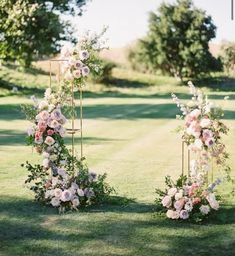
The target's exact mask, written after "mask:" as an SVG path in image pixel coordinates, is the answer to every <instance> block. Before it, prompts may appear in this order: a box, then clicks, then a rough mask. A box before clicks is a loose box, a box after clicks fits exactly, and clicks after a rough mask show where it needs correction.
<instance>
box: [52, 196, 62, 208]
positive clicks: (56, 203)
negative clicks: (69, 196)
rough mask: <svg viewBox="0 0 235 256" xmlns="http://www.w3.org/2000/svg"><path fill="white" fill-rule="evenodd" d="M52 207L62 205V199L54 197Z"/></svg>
mask: <svg viewBox="0 0 235 256" xmlns="http://www.w3.org/2000/svg"><path fill="white" fill-rule="evenodd" d="M51 205H52V206H53V207H57V206H59V205H60V199H59V198H57V197H53V198H52V199H51Z"/></svg>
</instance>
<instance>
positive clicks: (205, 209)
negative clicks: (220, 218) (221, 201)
mask: <svg viewBox="0 0 235 256" xmlns="http://www.w3.org/2000/svg"><path fill="white" fill-rule="evenodd" d="M200 212H201V213H202V214H203V215H207V214H208V213H209V212H210V207H209V206H208V205H202V206H201V207H200Z"/></svg>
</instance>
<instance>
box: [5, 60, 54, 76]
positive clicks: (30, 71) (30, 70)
mask: <svg viewBox="0 0 235 256" xmlns="http://www.w3.org/2000/svg"><path fill="white" fill-rule="evenodd" d="M4 66H6V67H7V68H9V69H11V70H18V71H20V67H19V66H18V65H16V64H14V63H7V64H4ZM22 73H25V74H31V75H47V76H49V75H50V72H47V71H45V70H42V69H40V68H36V67H33V66H32V67H30V68H24V69H23V70H22Z"/></svg>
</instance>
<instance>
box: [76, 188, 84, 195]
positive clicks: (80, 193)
mask: <svg viewBox="0 0 235 256" xmlns="http://www.w3.org/2000/svg"><path fill="white" fill-rule="evenodd" d="M77 193H78V195H79V196H84V191H83V190H82V189H80V188H78V189H77Z"/></svg>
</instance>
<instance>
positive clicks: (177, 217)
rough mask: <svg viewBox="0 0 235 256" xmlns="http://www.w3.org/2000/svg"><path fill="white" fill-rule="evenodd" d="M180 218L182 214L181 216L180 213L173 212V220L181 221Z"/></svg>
mask: <svg viewBox="0 0 235 256" xmlns="http://www.w3.org/2000/svg"><path fill="white" fill-rule="evenodd" d="M179 217H180V214H179V212H178V211H173V212H172V217H171V218H172V219H175V220H176V219H179Z"/></svg>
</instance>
